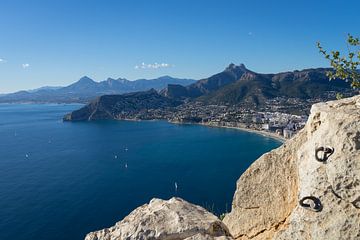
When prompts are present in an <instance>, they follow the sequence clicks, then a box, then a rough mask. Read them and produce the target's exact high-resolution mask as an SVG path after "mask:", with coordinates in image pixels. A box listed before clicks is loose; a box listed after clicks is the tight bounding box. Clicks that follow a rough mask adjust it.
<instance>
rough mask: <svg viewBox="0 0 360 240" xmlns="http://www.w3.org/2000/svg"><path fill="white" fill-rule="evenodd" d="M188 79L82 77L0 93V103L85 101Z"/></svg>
mask: <svg viewBox="0 0 360 240" xmlns="http://www.w3.org/2000/svg"><path fill="white" fill-rule="evenodd" d="M194 82H195V80H192V79H179V78H172V77H170V76H163V77H159V78H156V79H149V80H147V79H138V80H134V81H130V80H127V79H123V78H118V79H113V78H108V79H107V80H105V81H101V82H95V81H94V80H92V79H91V78H89V77H87V76H84V77H82V78H80V79H79V80H78V81H77V82H75V83H73V84H71V85H69V86H66V87H41V88H38V89H34V90H28V91H18V92H15V93H9V94H4V95H0V103H21V102H36V103H46V102H50V103H51V102H53V103H54V102H55V103H70V102H78V103H87V102H89V101H90V100H92V99H94V98H96V97H99V96H101V95H109V94H124V93H129V92H138V91H146V90H149V89H155V90H161V89H163V88H165V87H166V86H167V85H168V84H178V85H180V86H186V85H189V84H192V83H194Z"/></svg>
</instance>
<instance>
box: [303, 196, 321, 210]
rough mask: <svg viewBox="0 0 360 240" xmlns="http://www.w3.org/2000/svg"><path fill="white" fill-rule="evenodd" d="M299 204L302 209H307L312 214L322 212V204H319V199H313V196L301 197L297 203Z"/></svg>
mask: <svg viewBox="0 0 360 240" xmlns="http://www.w3.org/2000/svg"><path fill="white" fill-rule="evenodd" d="M305 202H307V203H305ZM299 204H300V206H302V207H303V208H306V209H309V210H311V211H314V212H320V211H321V210H322V204H321V202H320V199H318V198H317V197H313V196H307V197H303V198H302V199H301V200H300V201H299Z"/></svg>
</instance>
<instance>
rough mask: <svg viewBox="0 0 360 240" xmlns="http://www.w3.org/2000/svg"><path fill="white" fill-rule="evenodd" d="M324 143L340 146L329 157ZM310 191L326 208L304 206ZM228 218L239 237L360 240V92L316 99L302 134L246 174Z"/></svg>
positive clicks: (238, 184)
mask: <svg viewBox="0 0 360 240" xmlns="http://www.w3.org/2000/svg"><path fill="white" fill-rule="evenodd" d="M319 147H331V148H333V149H334V152H333V154H332V155H331V156H329V157H328V159H327V160H326V161H325V162H319V161H317V160H316V158H315V149H316V148H319ZM318 155H319V157H320V158H321V157H322V155H323V152H321V151H320V152H319V154H318ZM306 196H313V197H316V198H317V199H318V200H319V201H320V203H321V206H322V209H321V211H318V212H314V211H312V210H311V209H306V208H304V207H302V206H300V205H299V201H300V200H301V199H302V198H303V197H306ZM306 203H311V201H310V202H306ZM224 223H225V224H226V225H227V227H228V228H229V231H230V233H231V234H232V236H233V237H234V238H235V239H284V240H285V239H360V96H355V97H352V98H348V99H342V100H339V101H331V102H327V103H319V104H315V105H314V106H313V107H312V109H311V115H310V117H309V120H308V122H307V124H306V126H305V128H304V129H303V130H302V131H301V132H300V133H299V134H297V135H296V136H295V137H294V138H293V139H291V140H289V141H287V142H286V143H285V144H284V145H283V146H281V147H280V148H278V149H276V150H273V151H271V152H269V153H266V154H264V155H263V156H262V157H260V158H259V159H258V160H257V161H256V162H254V163H253V164H252V165H251V166H250V168H249V169H248V170H247V171H246V172H245V173H244V174H243V175H242V176H241V177H240V179H239V180H238V182H237V189H236V192H235V195H234V199H233V205H232V211H231V213H229V214H228V215H227V216H226V217H225V219H224Z"/></svg>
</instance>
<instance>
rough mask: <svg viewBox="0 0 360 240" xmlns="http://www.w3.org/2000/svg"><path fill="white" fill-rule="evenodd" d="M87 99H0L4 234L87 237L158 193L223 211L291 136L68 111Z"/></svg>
mask: <svg viewBox="0 0 360 240" xmlns="http://www.w3.org/2000/svg"><path fill="white" fill-rule="evenodd" d="M79 107H80V105H0V219H1V221H0V239H13V240H17V239H19V240H20V239H37V240H42V239H44V240H45V239H52V240H57V239H83V238H84V236H85V234H86V233H87V232H90V231H94V230H97V229H101V228H104V227H109V226H111V225H113V224H114V223H115V222H117V221H119V220H121V219H122V218H123V217H124V216H126V215H127V214H128V213H130V212H131V210H133V209H134V208H136V207H138V206H139V205H142V204H144V203H146V202H148V201H149V200H150V199H151V198H153V197H158V198H164V199H168V198H170V197H172V196H179V197H182V198H184V199H186V200H188V201H190V202H193V203H196V204H200V205H202V206H204V207H206V208H208V209H210V210H212V211H214V212H215V213H216V214H219V213H222V212H224V211H226V209H227V210H229V209H230V206H231V201H232V197H233V193H234V191H235V184H236V180H237V179H238V178H239V176H240V175H241V173H243V172H244V171H245V169H246V168H247V167H248V166H249V165H250V164H251V163H252V162H253V161H254V160H255V159H256V158H258V157H259V156H260V155H261V154H263V153H264V152H266V151H269V150H270V149H273V148H275V147H277V146H279V145H280V144H281V143H279V142H277V141H275V140H273V139H270V138H267V137H263V136H259V135H256V134H253V133H247V132H242V131H237V130H233V129H218V128H208V127H203V126H196V125H174V124H170V123H167V122H164V121H145V122H126V121H100V122H78V123H69V122H66V123H64V122H62V121H61V118H62V116H63V115H64V114H65V113H68V112H70V111H72V110H74V109H77V108H79ZM175 182H176V183H177V185H178V189H177V191H176V190H175Z"/></svg>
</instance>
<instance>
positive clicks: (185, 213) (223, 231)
mask: <svg viewBox="0 0 360 240" xmlns="http://www.w3.org/2000/svg"><path fill="white" fill-rule="evenodd" d="M100 239H103V240H105V239H106V240H107V239H112V240H117V239H129V240H130V239H241V240H248V239H254V240H258V239H360V95H358V96H355V97H352V98H347V99H342V100H338V101H331V102H326V103H318V104H315V105H313V106H312V108H311V114H310V116H309V120H308V122H307V124H306V126H305V127H304V129H303V130H301V131H300V132H299V133H298V134H297V135H296V136H295V137H293V138H292V139H290V140H288V141H287V142H285V143H284V144H283V145H282V146H281V147H279V148H277V149H275V150H272V151H271V152H269V153H266V154H264V155H263V156H261V157H260V158H259V159H258V160H256V161H255V162H254V163H253V164H252V165H251V166H250V167H249V168H248V169H247V170H246V171H245V173H244V174H242V176H241V177H240V179H239V180H238V181H237V186H236V192H235V194H234V198H233V203H232V210H231V212H230V213H228V214H227V215H226V216H225V218H224V220H223V221H222V222H221V221H220V220H219V219H218V218H217V217H215V216H214V215H212V214H211V213H209V212H207V211H206V210H205V209H203V208H201V207H199V206H196V205H193V204H191V203H188V202H186V201H184V200H182V199H179V198H172V199H170V200H168V201H163V200H159V199H154V200H152V201H151V202H150V203H149V204H145V205H143V206H141V207H139V208H137V209H136V210H134V211H133V212H132V213H131V214H130V215H129V216H127V217H126V218H125V219H124V220H122V221H120V222H119V223H117V224H116V225H115V226H113V227H111V228H108V229H104V230H100V231H97V232H92V233H90V234H88V235H87V236H86V240H100Z"/></svg>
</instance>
